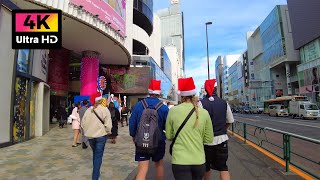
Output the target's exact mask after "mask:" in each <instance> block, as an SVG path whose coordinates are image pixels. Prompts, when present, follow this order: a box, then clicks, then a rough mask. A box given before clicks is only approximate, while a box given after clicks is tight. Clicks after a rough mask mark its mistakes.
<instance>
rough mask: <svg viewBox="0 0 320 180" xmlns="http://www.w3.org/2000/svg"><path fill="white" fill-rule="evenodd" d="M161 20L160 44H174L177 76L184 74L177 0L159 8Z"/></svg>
mask: <svg viewBox="0 0 320 180" xmlns="http://www.w3.org/2000/svg"><path fill="white" fill-rule="evenodd" d="M157 15H158V16H159V18H160V21H161V46H162V47H166V46H175V47H176V48H177V54H178V58H179V65H180V67H179V68H180V70H179V74H178V76H179V77H183V76H184V70H185V67H184V66H185V65H184V64H185V56H184V22H183V12H181V8H180V2H179V0H172V1H171V5H170V7H169V8H166V9H162V10H159V11H158V12H157Z"/></svg>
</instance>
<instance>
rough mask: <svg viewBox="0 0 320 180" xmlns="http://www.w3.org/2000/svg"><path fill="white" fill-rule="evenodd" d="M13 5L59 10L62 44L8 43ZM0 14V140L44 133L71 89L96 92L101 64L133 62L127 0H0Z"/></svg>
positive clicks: (2, 142)
mask: <svg viewBox="0 0 320 180" xmlns="http://www.w3.org/2000/svg"><path fill="white" fill-rule="evenodd" d="M115 2H116V3H115ZM94 6H99V7H100V8H99V9H96V8H93V7H94ZM13 9H60V10H62V12H63V13H62V26H63V29H62V46H63V48H62V49H57V50H46V49H43V50H31V49H17V50H13V49H11V44H12V42H11V41H12V40H11V32H12V29H11V28H12V25H11V23H12V21H11V19H12V14H11V11H12V10H13ZM106 13H107V14H108V15H110V18H106ZM0 19H1V21H0V39H1V44H0V46H1V48H0V52H1V53H0V56H1V59H3V60H4V61H1V66H0V67H1V75H2V76H1V78H0V83H1V84H2V85H3V86H4V87H7V88H2V89H1V93H0V94H1V95H0V96H1V99H3V100H4V101H5V102H6V104H7V105H6V106H5V107H4V108H2V110H1V115H2V118H1V120H0V123H1V124H2V125H1V127H0V146H8V145H12V144H15V143H20V142H23V141H26V140H29V139H32V138H33V137H35V136H42V135H43V134H45V133H47V132H48V131H49V123H50V121H51V120H52V119H53V114H54V111H55V110H56V109H57V108H58V107H61V106H62V107H66V106H68V105H69V106H70V103H72V102H74V95H78V96H82V97H86V98H88V97H89V96H90V95H91V94H93V93H96V91H97V78H98V76H99V66H100V65H105V64H112V65H123V66H129V65H130V64H131V54H130V53H129V51H128V50H127V49H126V47H125V44H124V43H125V36H126V23H125V22H126V5H125V1H122V0H115V1H113V3H110V4H108V2H106V1H100V0H92V1H91V3H90V2H88V1H77V0H59V1H56V0H54V1H41V0H23V1H22V0H2V1H0ZM75 30H76V31H75ZM3 42H5V43H3ZM159 56H160V55H159ZM159 59H160V58H159ZM80 77H81V78H80ZM2 111H3V112H2Z"/></svg>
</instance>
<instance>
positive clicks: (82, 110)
mask: <svg viewBox="0 0 320 180" xmlns="http://www.w3.org/2000/svg"><path fill="white" fill-rule="evenodd" d="M88 104H89V102H88V100H86V99H85V100H83V102H82V107H81V108H80V109H79V115H80V124H81V123H82V119H83V116H84V113H85V112H86V111H87V109H88V108H89V105H88ZM80 128H81V142H82V149H87V148H88V145H89V140H88V138H87V137H86V136H85V135H84V132H83V129H82V127H80Z"/></svg>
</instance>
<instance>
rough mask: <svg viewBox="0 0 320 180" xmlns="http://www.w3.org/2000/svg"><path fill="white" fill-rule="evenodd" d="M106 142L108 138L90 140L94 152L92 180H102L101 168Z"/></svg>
mask: <svg viewBox="0 0 320 180" xmlns="http://www.w3.org/2000/svg"><path fill="white" fill-rule="evenodd" d="M106 142H107V136H102V137H98V138H93V139H89V143H90V146H91V149H92V152H93V171H92V180H99V179H100V168H101V164H102V157H103V152H104V147H105V145H106Z"/></svg>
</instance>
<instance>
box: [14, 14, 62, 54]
mask: <svg viewBox="0 0 320 180" xmlns="http://www.w3.org/2000/svg"><path fill="white" fill-rule="evenodd" d="M61 18H62V12H61V10H13V11H12V48H13V49H57V48H61V47H62V39H61V38H62V34H61V33H62V32H61V29H62V27H61V25H62V23H61Z"/></svg>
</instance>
